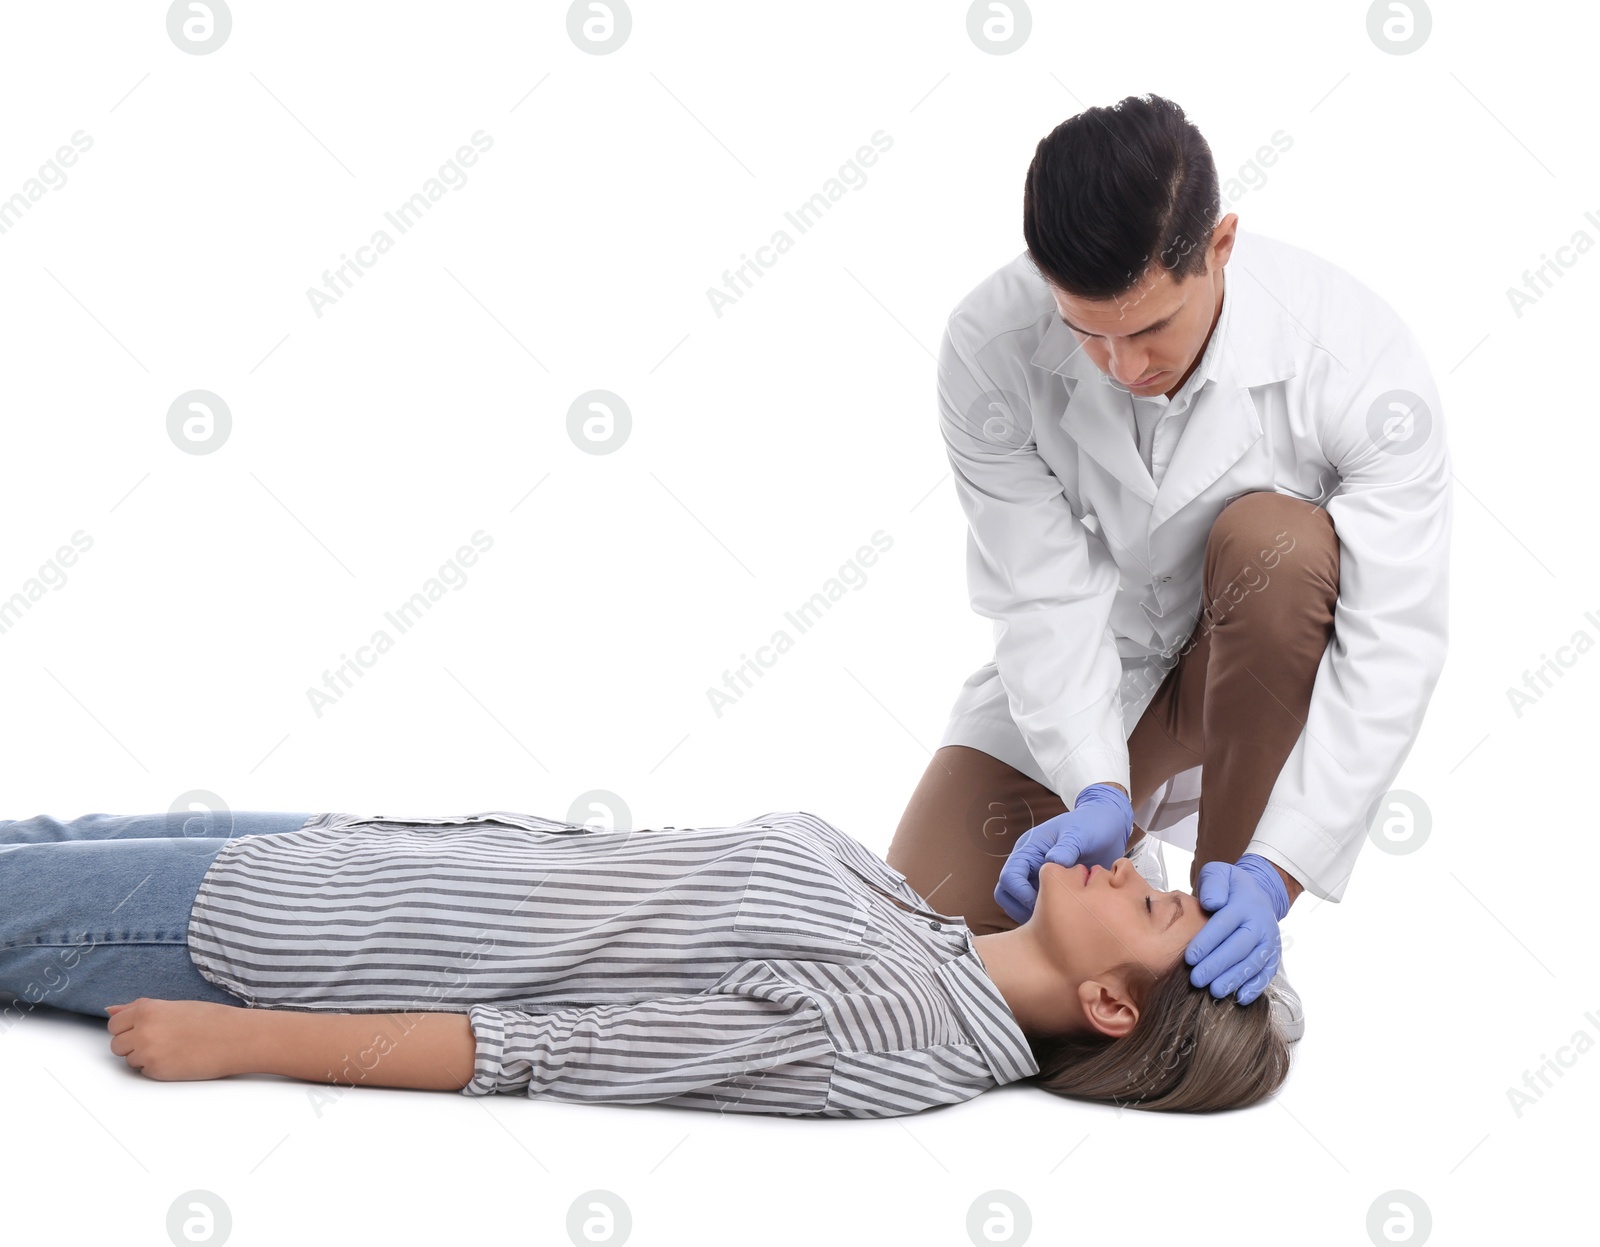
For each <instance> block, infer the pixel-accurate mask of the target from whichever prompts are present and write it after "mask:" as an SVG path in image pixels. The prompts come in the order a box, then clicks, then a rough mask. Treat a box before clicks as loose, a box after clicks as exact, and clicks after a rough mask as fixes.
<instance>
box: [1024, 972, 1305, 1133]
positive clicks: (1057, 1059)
mask: <svg viewBox="0 0 1600 1247" xmlns="http://www.w3.org/2000/svg"><path fill="white" fill-rule="evenodd" d="M1117 969H1118V971H1120V972H1121V974H1122V976H1123V977H1124V979H1125V980H1126V981H1127V982H1128V984H1129V987H1130V990H1131V991H1132V992H1133V995H1134V998H1135V1001H1136V1002H1137V1003H1138V1006H1139V1020H1138V1021H1137V1022H1136V1023H1134V1026H1133V1029H1132V1030H1131V1031H1129V1032H1128V1033H1127V1034H1126V1035H1124V1036H1122V1037H1121V1038H1120V1039H1114V1038H1112V1037H1110V1036H1107V1035H1101V1034H1098V1033H1095V1034H1091V1035H1081V1036H1080V1035H1073V1036H1067V1037H1050V1038H1035V1037H1033V1036H1029V1037H1028V1046H1029V1047H1030V1048H1031V1049H1032V1050H1033V1058H1034V1061H1035V1062H1036V1063H1037V1064H1038V1066H1039V1072H1038V1073H1037V1074H1035V1075H1034V1076H1033V1077H1032V1079H1031V1081H1033V1082H1035V1083H1037V1084H1038V1085H1039V1086H1041V1087H1043V1088H1044V1089H1045V1090H1046V1091H1051V1092H1054V1093H1055V1094H1056V1095H1062V1096H1067V1097H1070V1098H1072V1099H1080V1100H1094V1101H1096V1102H1098V1103H1102V1104H1115V1105H1119V1106H1121V1107H1124V1108H1138V1109H1145V1110H1148V1111H1156V1112H1168V1113H1213V1112H1218V1111H1220V1110H1224V1109H1232V1108H1247V1107H1249V1106H1250V1105H1252V1104H1255V1103H1257V1102H1259V1101H1261V1100H1264V1099H1266V1097H1268V1096H1270V1095H1272V1094H1273V1093H1274V1092H1275V1091H1277V1089H1278V1088H1279V1087H1281V1086H1282V1085H1283V1080H1284V1079H1285V1078H1286V1077H1287V1076H1288V1073H1289V1044H1288V1041H1287V1040H1286V1039H1285V1038H1284V1036H1283V1035H1282V1033H1281V1032H1279V1030H1278V1028H1277V1027H1276V1026H1275V1025H1274V1024H1273V1021H1272V1016H1271V1009H1270V1006H1271V993H1272V989H1271V988H1270V987H1269V988H1268V989H1267V990H1266V991H1265V992H1263V993H1262V994H1261V995H1260V996H1258V997H1257V998H1256V999H1255V1000H1252V1001H1251V1002H1250V1003H1249V1004H1247V1005H1241V1004H1240V1003H1239V1002H1238V1000H1236V999H1235V998H1234V997H1233V996H1231V995H1230V996H1224V997H1222V998H1221V999H1220V1000H1219V999H1217V998H1216V997H1214V996H1212V994H1211V992H1210V989H1209V988H1205V987H1193V986H1191V985H1190V983H1189V966H1188V965H1187V964H1186V963H1185V962H1184V960H1183V958H1182V957H1180V958H1178V960H1177V961H1176V962H1175V963H1174V964H1173V965H1172V966H1171V967H1170V968H1169V969H1168V970H1167V971H1166V972H1165V973H1164V974H1159V975H1156V974H1152V973H1151V972H1150V971H1149V970H1148V969H1146V968H1145V967H1143V966H1139V965H1125V966H1119V967H1117Z"/></svg>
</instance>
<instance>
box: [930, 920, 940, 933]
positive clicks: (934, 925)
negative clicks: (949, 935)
mask: <svg viewBox="0 0 1600 1247" xmlns="http://www.w3.org/2000/svg"><path fill="white" fill-rule="evenodd" d="M928 927H929V929H931V930H934V931H939V930H942V929H943V928H942V927H940V925H939V924H938V923H937V922H930V923H929V924H928Z"/></svg>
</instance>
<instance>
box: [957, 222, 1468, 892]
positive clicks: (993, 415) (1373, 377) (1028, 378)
mask: <svg viewBox="0 0 1600 1247" xmlns="http://www.w3.org/2000/svg"><path fill="white" fill-rule="evenodd" d="M1223 298H1224V305H1225V308H1226V311H1227V315H1226V316H1225V317H1224V318H1223V321H1222V322H1220V323H1219V324H1218V326H1217V332H1218V333H1221V334H1223V337H1222V340H1221V343H1220V346H1221V349H1220V351H1219V352H1218V354H1217V356H1216V359H1215V361H1214V364H1215V366H1214V379H1213V380H1211V381H1210V382H1208V383H1207V384H1206V385H1205V386H1204V388H1202V389H1201V391H1200V392H1199V393H1198V394H1197V395H1196V397H1195V399H1194V404H1193V407H1192V409H1191V412H1190V415H1189V422H1188V425H1187V427H1186V428H1185V429H1184V431H1183V434H1182V436H1181V437H1180V438H1179V440H1178V443H1177V446H1176V449H1175V451H1174V453H1173V458H1172V461H1171V464H1170V465H1169V466H1168V468H1167V471H1166V475H1165V476H1164V477H1163V479H1162V482H1161V486H1160V488H1159V489H1157V488H1156V486H1155V484H1154V483H1153V482H1152V481H1151V479H1150V474H1149V472H1148V471H1147V470H1146V468H1145V466H1144V464H1143V462H1142V461H1141V459H1140V457H1139V451H1138V448H1137V446H1136V445H1135V443H1134V438H1133V433H1132V419H1131V416H1130V411H1129V400H1128V397H1127V392H1126V391H1125V390H1122V389H1120V388H1119V387H1117V386H1116V385H1115V383H1113V382H1112V381H1111V379H1110V378H1109V377H1107V376H1106V375H1105V374H1104V373H1102V372H1100V371H1099V369H1097V368H1096V367H1095V365H1094V363H1093V362H1092V361H1091V360H1090V359H1089V357H1088V354H1087V353H1086V352H1084V351H1083V350H1081V349H1080V348H1079V345H1078V341H1077V338H1076V336H1075V335H1074V334H1073V332H1072V331H1071V330H1070V329H1069V328H1068V327H1067V325H1066V324H1065V323H1064V322H1063V321H1062V320H1061V318H1060V316H1059V314H1058V313H1057V310H1056V307H1055V303H1054V301H1053V300H1052V298H1051V296H1050V292H1049V290H1048V289H1047V287H1046V286H1045V284H1044V282H1043V280H1042V279H1041V278H1040V277H1039V275H1038V272H1037V271H1036V270H1035V269H1034V267H1033V265H1032V263H1031V262H1030V261H1029V260H1028V257H1027V254H1026V252H1024V253H1023V254H1021V255H1018V256H1017V257H1016V258H1015V259H1014V260H1012V261H1011V262H1010V263H1008V264H1006V265H1005V266H1004V267H1002V268H1000V269H998V270H996V271H995V272H994V273H992V274H991V275H990V276H989V277H987V278H985V279H984V280H983V281H982V282H981V283H980V284H979V285H978V286H977V287H975V288H974V289H973V290H972V291H971V292H970V293H969V294H967V295H966V297H965V298H963V299H962V300H961V302H960V303H959V304H957V306H956V308H955V310H954V311H953V312H952V313H951V315H950V318H949V322H948V324H947V326H946V330H945V334H944V337H943V341H942V343H941V346H940V352H939V370H938V406H939V419H940V428H941V431H942V434H943V436H944V439H945V444H946V448H947V451H948V454H949V459H950V464H951V467H952V469H953V473H954V479H955V485H956V493H957V496H958V498H959V499H960V503H961V506H962V509H963V511H964V512H965V513H966V517H967V521H968V526H969V531H968V539H967V582H968V589H969V591H970V594H971V598H972V606H973V609H974V610H975V611H977V612H978V613H979V614H980V615H983V616H985V617H986V618H989V619H992V620H993V621H994V634H995V656H994V659H993V661H991V662H989V663H987V664H985V665H984V666H983V667H981V668H979V669H978V670H977V671H976V672H974V673H973V674H972V676H971V677H969V678H968V679H967V681H966V682H965V684H964V685H963V686H962V688H961V691H960V694H959V695H958V697H957V698H956V701H955V703H954V705H953V707H952V709H951V714H950V719H949V723H948V725H947V727H946V729H945V733H944V737H943V739H942V740H941V742H940V743H941V745H949V744H962V745H970V746H972V747H974V748H978V749H982V750H984V751H985V752H987V753H990V754H993V755H994V756H996V757H999V758H1000V759H1001V760H1003V761H1005V762H1008V763H1010V764H1011V765H1012V766H1014V767H1016V768H1017V769H1019V770H1021V771H1023V772H1024V773H1025V774H1029V775H1031V776H1032V777H1033V778H1034V779H1036V780H1038V781H1039V782H1041V783H1043V784H1045V785H1046V786H1047V787H1049V788H1050V789H1052V790H1053V791H1055V792H1056V793H1058V794H1059V795H1060V796H1061V797H1062V799H1063V800H1064V801H1066V802H1067V803H1068V805H1069V806H1070V805H1071V804H1072V802H1073V801H1074V800H1075V799H1076V796H1077V794H1078V793H1079V792H1080V791H1081V790H1082V789H1083V788H1084V787H1085V786H1086V785H1088V784H1091V783H1096V782H1099V781H1102V780H1116V781H1117V782H1119V783H1121V784H1123V785H1124V786H1125V787H1126V786H1127V784H1128V749H1127V738H1128V735H1129V734H1130V733H1131V732H1132V730H1133V728H1134V726H1135V725H1136V724H1137V723H1138V721H1139V717H1140V715H1141V714H1143V712H1144V709H1145V707H1146V706H1147V705H1148V704H1149V702H1150V699H1151V698H1152V697H1154V695H1155V692H1156V689H1157V687H1158V686H1159V684H1160V682H1161V678H1162V676H1163V675H1164V674H1165V672H1166V670H1167V668H1168V667H1170V665H1171V664H1172V662H1174V661H1175V660H1176V657H1177V655H1178V654H1179V653H1180V652H1181V650H1182V648H1183V643H1184V641H1185V640H1186V639H1187V638H1188V637H1189V636H1190V634H1191V633H1192V632H1193V630H1194V628H1195V626H1196V624H1197V623H1198V617H1199V612H1200V591H1201V573H1202V561H1203V556H1204V553H1205V546H1206V538H1207V535H1208V534H1209V532H1210V530H1211V525H1212V523H1213V521H1215V520H1216V518H1217V516H1218V514H1219V513H1220V512H1221V511H1222V508H1223V507H1224V506H1226V505H1227V504H1228V503H1229V502H1231V501H1232V500H1233V499H1235V498H1237V497H1239V496H1240V495H1241V494H1244V493H1247V492H1250V491H1253V490H1274V491H1276V492H1278V493H1283V494H1290V495H1293V496H1294V497H1297V498H1304V499H1307V500H1308V501H1311V502H1314V503H1316V504H1318V505H1320V506H1323V507H1325V508H1326V509H1327V511H1328V513H1329V514H1330V516H1331V517H1332V519H1333V523H1334V528H1335V530H1336V531H1337V534H1338V539H1339V549H1340V578H1339V600H1338V605H1337V609H1336V612H1335V616H1334V635H1333V638H1332V640H1331V641H1330V642H1329V645H1328V647H1327V649H1326V651H1325V652H1324V654H1323V657H1322V661H1321V665H1320V666H1319V667H1318V669H1317V677H1316V684H1315V686H1314V689H1313V692H1312V697H1311V707H1310V711H1309V714H1308V717H1307V721H1306V724H1305V728H1304V730H1303V731H1302V732H1301V734H1300V737H1299V739H1298V740H1297V742H1296V743H1295V745H1294V748H1293V751H1292V752H1291V753H1290V754H1289V757H1288V760H1287V762H1286V763H1285V764H1284V766H1283V769H1282V771H1281V772H1280V773H1279V776H1278V780H1277V783H1276V784H1275V785H1274V787H1273V789H1272V794H1271V796H1270V798H1269V799H1268V802H1267V806H1266V809H1265V811H1264V813H1263V814H1262V817H1261V820H1260V822H1259V823H1258V824H1257V826H1256V828H1255V832H1254V836H1253V838H1252V839H1251V841H1250V843H1249V846H1248V849H1247V851H1248V852H1251V853H1258V854H1260V855H1261V856H1263V857H1265V858H1268V859H1269V860H1271V861H1273V862H1276V863H1277V864H1278V865H1280V866H1282V867H1283V868H1284V869H1285V870H1287V871H1288V872H1289V873H1290V874H1292V875H1294V876H1295V878H1297V879H1298V880H1300V881H1301V882H1302V883H1303V884H1304V885H1305V887H1306V889H1307V890H1308V891H1310V892H1312V893H1313V894H1315V895H1317V896H1320V897H1324V898H1326V899H1328V900H1334V901H1337V900H1339V899H1340V898H1341V897H1342V896H1343V894H1344V888H1345V884H1346V882H1347V880H1348V878H1349V875H1350V871H1351V868H1352V865H1353V864H1354V861H1355V858H1356V855H1357V854H1358V853H1359V851H1360V849H1361V846H1362V844H1363V843H1364V842H1365V839H1366V836H1367V832H1368V829H1369V827H1370V825H1371V822H1372V820H1373V818H1374V816H1375V814H1376V811H1377V807H1378V804H1379V802H1380V801H1381V799H1382V797H1383V795H1384V793H1385V792H1387V791H1388V789H1389V787H1390V785H1391V783H1392V781H1393V780H1394V778H1395V776H1396V774H1397V773H1398V771H1399V769H1400V766H1401V764H1402V763H1403V762H1404V760H1405V758H1406V755H1407V754H1408V753H1409V752H1410V749H1411V746H1412V743H1413V741H1414V740H1415V737H1416V734H1417V731H1418V728H1419V727H1420V725H1421V722H1422V717H1423V713H1424V711H1425V710H1426V708H1427V703H1428V701H1429V699H1430V698H1431V696H1432V693H1433V688H1434V685H1435V684H1436V683H1437V681H1438V678H1439V673H1440V670H1441V668H1442V667H1443V664H1444V657H1445V649H1446V644H1447V631H1448V627H1447V625H1448V573H1449V545H1450V526H1451V516H1452V504H1451V494H1450V458H1449V452H1448V449H1447V447H1446V443H1445V430H1444V423H1443V419H1442V416H1441V412H1440V403H1439V396H1438V392H1437V390H1436V388H1435V386H1434V382H1433V378H1432V376H1431V374H1430V373H1429V370H1428V365H1427V362H1426V361H1425V360H1424V358H1423V356H1422V352H1421V350H1420V349H1419V348H1418V346H1417V343H1416V341H1415V340H1414V339H1413V338H1412V336H1411V333H1410V332H1409V331H1408V330H1407V328H1406V327H1405V325H1404V324H1403V323H1402V322H1401V321H1400V319H1399V317H1398V316H1397V315H1396V314H1395V313H1394V311H1393V310H1392V309H1391V308H1390V307H1389V306H1388V305H1387V304H1386V303H1385V302H1384V301H1383V300H1382V299H1380V298H1379V297H1378V296H1377V295H1376V294H1374V293H1373V292H1372V291H1371V290H1369V289H1367V287H1365V286H1364V285H1362V284H1361V283H1360V282H1358V281H1356V280H1355V279H1354V278H1353V277H1351V276H1350V275H1349V274H1348V273H1346V272H1344V271H1343V270H1342V269H1340V268H1338V267H1337V266H1335V265H1333V264H1331V263H1329V262H1327V261H1325V260H1322V259H1320V258H1319V257H1317V256H1315V255H1312V254H1311V253H1310V252H1307V251H1305V250H1303V249H1301V248H1299V247H1295V246H1292V245H1290V244H1288V243H1284V242H1280V241H1278V240H1275V239H1271V238H1267V237H1265V236H1263V235H1259V234H1255V233H1253V232H1251V231H1245V230H1240V231H1239V234H1238V238H1237V241H1236V243H1235V247H1234V251H1233V254H1232V255H1231V256H1230V258H1229V262H1228V264H1227V267H1226V270H1225V278H1224V295H1223ZM1230 304H1231V306H1229V305H1230ZM1391 391H1402V392H1404V393H1402V394H1401V395H1399V396H1396V395H1393V394H1391ZM1407 394H1409V395H1415V396H1416V397H1417V398H1419V399H1420V400H1421V406H1415V405H1414V404H1413V403H1412V402H1411V400H1410V399H1408V398H1407V397H1406V395H1407ZM1380 400H1381V401H1380ZM1397 403H1398V404H1399V405H1398V406H1396V405H1395V404H1397ZM1406 411H1410V412H1411V415H1410V417H1409V419H1408V420H1405V419H1402V420H1401V421H1399V422H1398V423H1396V422H1394V417H1396V416H1400V415H1402V413H1404V412H1406ZM1386 420H1388V421H1390V423H1389V424H1388V425H1387V435H1388V436H1389V438H1390V440H1389V441H1388V442H1387V443H1386V444H1383V445H1380V443H1381V442H1382V440H1383V438H1384V437H1385V434H1386V425H1385V421H1386ZM1268 574H1269V575H1270V572H1269V573H1268ZM1163 653H1165V655H1166V657H1165V658H1164V659H1163V657H1162V656H1163ZM1201 778H1202V768H1201V767H1195V768H1193V769H1191V770H1188V771H1185V772H1183V773H1181V774H1180V775H1178V776H1176V777H1174V779H1173V780H1172V781H1170V782H1169V783H1168V784H1166V785H1164V786H1163V788H1162V789H1160V790H1158V791H1157V793H1156V794H1155V795H1154V796H1153V797H1151V798H1150V799H1149V800H1148V801H1146V802H1144V803H1143V804H1142V806H1141V808H1140V809H1139V810H1136V811H1135V817H1136V819H1137V821H1138V822H1139V825H1140V826H1142V827H1144V828H1145V829H1146V830H1147V831H1149V832H1151V833H1152V834H1157V835H1159V837H1160V838H1161V839H1163V840H1166V841H1168V842H1170V843H1173V844H1177V845H1179V846H1180V847H1184V848H1193V847H1194V827H1195V824H1196V822H1197V819H1196V811H1197V810H1198V805H1199V787H1200V781H1201Z"/></svg>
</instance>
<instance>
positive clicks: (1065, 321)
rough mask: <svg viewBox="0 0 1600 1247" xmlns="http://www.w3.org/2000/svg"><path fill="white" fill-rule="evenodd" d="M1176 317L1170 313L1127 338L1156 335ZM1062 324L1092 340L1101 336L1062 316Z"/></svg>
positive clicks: (1174, 313)
mask: <svg viewBox="0 0 1600 1247" xmlns="http://www.w3.org/2000/svg"><path fill="white" fill-rule="evenodd" d="M1056 315H1057V316H1061V313H1060V311H1057V312H1056ZM1176 315H1177V313H1176V312H1170V313H1168V314H1167V315H1166V316H1163V317H1162V318H1161V319H1160V320H1158V321H1156V322H1155V324H1153V325H1146V326H1145V327H1144V328H1143V329H1140V330H1139V331H1138V332H1136V333H1130V334H1128V335H1127V336H1128V337H1130V338H1137V337H1141V336H1142V335H1144V334H1147V333H1154V332H1155V331H1156V330H1157V329H1160V328H1162V327H1163V326H1164V325H1166V323H1167V322H1168V321H1169V320H1171V319H1172V318H1173V317H1174V316H1176ZM1061 323H1062V324H1064V325H1065V326H1066V327H1067V328H1068V329H1071V330H1074V331H1075V332H1077V333H1083V334H1088V335H1089V337H1091V338H1098V337H1099V336H1100V335H1099V334H1097V333H1089V331H1088V330H1087V329H1079V328H1078V327H1077V326H1076V325H1074V324H1073V323H1072V322H1071V321H1070V320H1068V319H1067V318H1066V317H1065V316H1061Z"/></svg>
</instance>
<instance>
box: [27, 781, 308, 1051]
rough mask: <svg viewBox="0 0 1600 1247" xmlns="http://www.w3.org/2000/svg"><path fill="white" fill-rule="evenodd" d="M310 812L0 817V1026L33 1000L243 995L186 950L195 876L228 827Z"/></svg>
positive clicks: (248, 830)
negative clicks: (213, 978)
mask: <svg viewBox="0 0 1600 1247" xmlns="http://www.w3.org/2000/svg"><path fill="white" fill-rule="evenodd" d="M308 817H310V816H309V815H307V814H278V813H246V812H240V811H231V812H230V811H221V812H210V811H206V812H199V813H188V812H178V813H171V814H85V815H83V816H81V817H79V818H74V819H71V820H68V821H65V822H63V821H61V820H58V819H54V818H51V817H49V816H48V815H42V814H41V815H39V816H37V817H35V818H23V819H14V820H12V819H0V1032H3V1031H5V1030H7V1029H9V1028H10V1027H11V1026H12V1025H13V1024H14V1023H15V1022H16V1021H17V1020H18V1018H19V1017H21V1016H24V1015H26V1014H27V1013H28V1012H30V1011H31V1010H33V1009H34V1008H37V1007H38V1006H40V1005H47V1006H50V1007H52V1008H56V1009H68V1010H71V1011H72V1012H74V1013H87V1014H90V1015H92V1016H95V1017H101V1018H103V1017H105V1016H107V1015H106V1012H105V1006H106V1005H109V1004H120V1003H123V1002H125V1001H129V1000H134V999H136V998H137V997H139V996H150V997H154V998H156V999H160V1000H211V1001H217V1002H219V1003H222V1004H234V1005H236V1004H241V1003H242V1002H241V1001H240V999H239V997H237V996H235V995H234V994H233V993H232V992H226V991H223V990H222V989H221V988H220V987H217V986H216V985H215V984H213V983H211V982H210V981H209V980H207V979H206V978H205V977H204V976H202V975H201V973H200V971H199V970H197V969H195V966H194V962H192V961H191V960H190V959H189V944H188V934H189V911H190V909H191V908H193V906H194V899H195V895H196V893H198V892H199V890H200V879H201V877H202V876H203V875H204V874H205V873H206V868H207V867H208V866H210V865H211V860H212V858H214V857H216V855H217V853H218V851H219V850H221V848H222V846H223V845H224V844H226V843H227V842H228V840H229V839H231V838H234V837H238V836H257V835H271V834H273V833H274V832H285V831H296V830H298V829H299V828H300V827H301V826H303V825H304V823H305V821H306V819H307V818H308Z"/></svg>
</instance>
